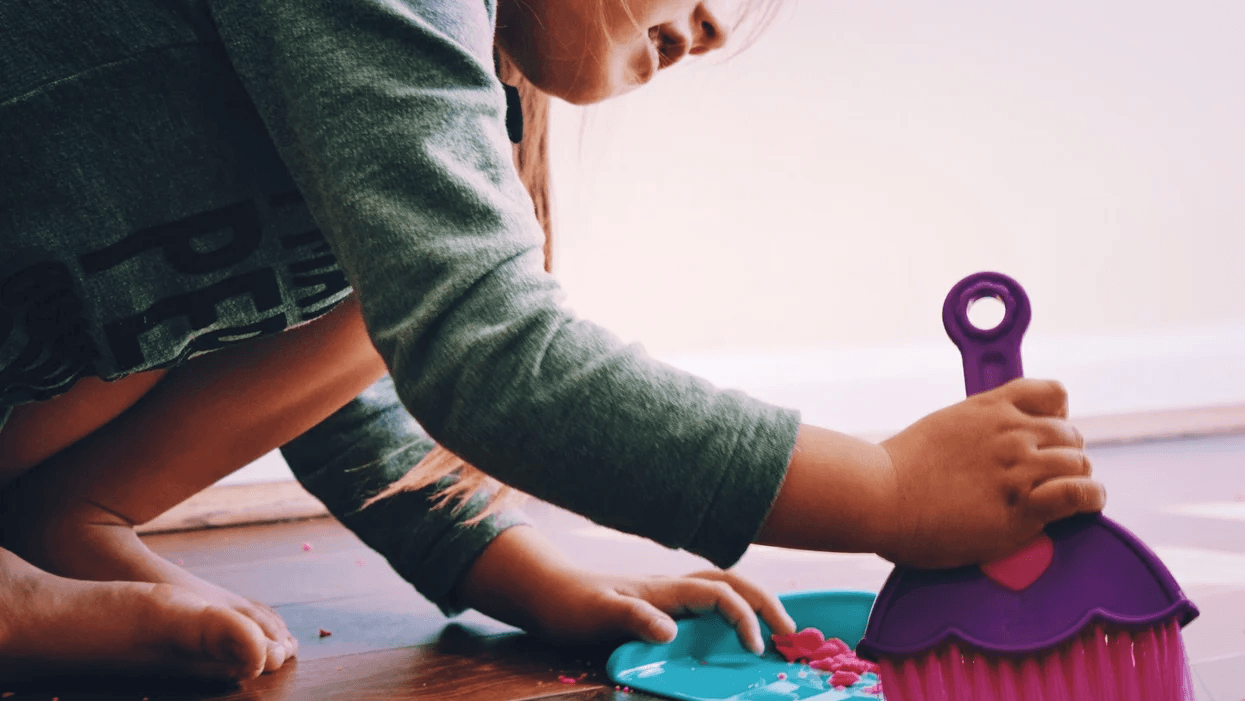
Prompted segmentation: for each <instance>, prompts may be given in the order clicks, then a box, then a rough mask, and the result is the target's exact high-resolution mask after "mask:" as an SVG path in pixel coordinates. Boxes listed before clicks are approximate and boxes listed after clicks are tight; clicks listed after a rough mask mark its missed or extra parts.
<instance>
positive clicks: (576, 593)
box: [457, 526, 795, 655]
mask: <svg viewBox="0 0 1245 701" xmlns="http://www.w3.org/2000/svg"><path fill="white" fill-rule="evenodd" d="M457 595H458V601H459V603H461V604H463V605H465V606H470V607H472V608H475V609H478V610H479V611H480V612H482V613H485V614H488V615H490V616H493V617H494V618H497V619H499V620H502V621H505V622H507V623H510V624H512V625H515V626H518V627H520V628H524V629H526V630H529V631H532V632H535V633H541V634H543V635H546V636H548V637H551V638H556V639H558V640H563V641H588V640H609V639H611V638H618V637H632V638H637V637H638V638H641V639H643V640H647V641H649V642H654V643H668V642H670V641H671V640H673V639H674V637H675V634H676V632H677V630H676V627H675V624H674V619H673V618H672V617H673V616H678V615H682V614H702V613H712V612H714V611H716V612H718V613H719V614H720V615H721V616H722V617H723V618H724V619H726V621H727V622H728V623H730V624H731V625H732V626H734V628H735V630H736V631H738V634H739V639H740V641H741V642H742V643H743V645H744V647H745V648H748V649H751V650H753V651H755V652H756V653H757V654H758V655H759V654H761V653H762V652H764V650H765V643H764V641H763V640H762V639H761V628H760V625H759V624H758V622H757V614H758V613H759V614H760V615H761V618H762V619H764V620H765V622H766V623H767V624H769V626H770V628H772V629H773V631H774V632H775V633H779V634H786V633H794V632H795V623H794V622H793V621H792V620H791V618H790V616H788V615H787V612H786V610H785V609H784V608H783V606H782V603H780V602H779V601H778V598H777V597H776V596H774V595H773V594H770V593H768V592H766V591H764V590H763V589H761V588H760V587H758V586H757V585H755V584H753V583H752V582H749V581H748V580H746V579H744V578H743V577H740V576H739V575H736V574H733V573H731V572H723V571H720V570H711V571H705V572H696V573H694V574H690V575H687V576H684V577H635V576H629V575H611V574H603V573H598V572H590V571H587V570H584V569H582V568H580V567H578V566H576V565H574V564H572V563H571V562H570V561H569V560H567V558H566V556H564V555H563V554H562V553H561V552H559V551H558V550H557V549H556V548H554V547H553V545H552V544H551V543H550V542H549V541H548V540H546V539H545V538H544V536H542V535H540V533H538V532H537V531H536V530H535V529H534V528H531V527H528V526H518V527H515V528H510V529H508V530H506V531H504V532H502V533H501V534H500V535H498V536H497V537H496V538H495V539H494V540H493V542H491V543H489V545H488V547H487V548H485V549H484V552H483V553H481V555H480V557H479V558H477V560H476V562H475V564H473V565H472V566H471V569H470V570H469V571H468V572H467V576H466V577H465V578H464V579H463V581H462V583H461V584H460V586H459V589H458V591H457Z"/></svg>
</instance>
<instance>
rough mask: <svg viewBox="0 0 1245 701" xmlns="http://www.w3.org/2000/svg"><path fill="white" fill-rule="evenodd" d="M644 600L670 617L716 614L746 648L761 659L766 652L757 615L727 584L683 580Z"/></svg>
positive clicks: (667, 584) (658, 588)
mask: <svg viewBox="0 0 1245 701" xmlns="http://www.w3.org/2000/svg"><path fill="white" fill-rule="evenodd" d="M645 598H647V599H648V601H649V602H650V603H652V604H653V605H654V606H656V607H657V608H659V609H661V610H662V611H665V612H666V613H668V614H671V615H676V614H680V613H693V614H697V615H700V614H706V613H712V612H714V611H717V613H718V615H720V616H721V617H722V618H723V619H724V620H725V621H726V622H727V623H729V624H730V625H731V627H732V628H734V629H735V631H736V632H737V633H738V635H739V640H740V642H742V643H743V644H744V647H746V648H748V649H750V650H752V651H753V652H755V653H756V654H758V655H760V654H762V653H764V652H765V641H763V640H762V639H761V625H760V624H759V623H758V622H757V616H756V611H755V610H753V608H752V607H751V606H750V605H748V602H747V601H746V600H744V598H743V596H741V595H740V594H739V592H737V591H735V590H734V589H733V588H732V587H731V585H729V584H727V583H726V582H723V581H709V580H707V579H704V578H697V577H683V578H681V579H676V580H672V581H667V582H665V583H663V584H662V585H660V586H653V587H650V588H649V589H648V591H647V596H646V597H645Z"/></svg>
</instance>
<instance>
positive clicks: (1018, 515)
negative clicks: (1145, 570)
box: [878, 379, 1106, 568]
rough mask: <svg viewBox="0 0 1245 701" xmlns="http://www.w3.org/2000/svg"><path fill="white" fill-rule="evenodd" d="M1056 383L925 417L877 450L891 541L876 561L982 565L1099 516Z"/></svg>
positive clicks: (1039, 383)
mask: <svg viewBox="0 0 1245 701" xmlns="http://www.w3.org/2000/svg"><path fill="white" fill-rule="evenodd" d="M1067 406H1068V405H1067V393H1066V392H1065V391H1064V388H1063V386H1062V385H1060V384H1059V383H1058V382H1053V381H1048V380H1034V379H1018V380H1013V381H1012V382H1009V383H1007V384H1005V385H1003V386H1001V387H998V388H996V389H994V390H991V391H988V392H983V393H981V394H977V395H974V396H972V397H969V398H968V399H966V400H964V401H962V402H960V403H958V404H955V405H952V406H950V407H947V408H945V409H942V410H940V411H937V412H934V413H933V414H930V415H929V416H926V417H925V418H923V419H921V420H920V421H918V422H916V423H915V424H913V425H912V426H910V427H908V428H907V429H905V430H904V431H902V432H901V433H899V434H898V435H896V436H894V437H893V438H890V439H888V440H886V441H883V442H882V447H883V448H884V449H885V450H886V452H887V454H888V455H889V457H890V462H891V468H892V471H893V479H894V485H893V487H894V494H893V507H894V509H893V511H892V514H893V531H892V532H891V533H890V538H889V539H888V540H889V541H890V542H889V544H886V545H884V546H883V548H881V549H879V552H878V554H879V555H881V556H883V557H885V558H886V559H888V560H891V561H892V562H895V563H897V564H903V565H906V566H910V567H939V568H941V567H956V566H961V565H965V564H979V563H983V562H990V561H992V560H996V559H999V558H1002V557H1006V556H1007V555H1010V554H1011V553H1013V552H1015V551H1016V550H1019V549H1020V548H1022V547H1024V546H1025V545H1027V544H1028V543H1029V542H1030V541H1032V540H1033V539H1034V538H1035V537H1037V536H1038V534H1039V533H1040V532H1041V531H1042V528H1043V526H1045V525H1046V524H1047V523H1050V522H1052V521H1057V520H1059V519H1062V518H1066V517H1068V516H1072V515H1074V514H1078V513H1090V512H1096V511H1101V510H1102V507H1103V505H1104V504H1105V502H1106V490H1105V489H1104V488H1103V486H1102V485H1101V484H1100V483H1099V482H1097V481H1095V480H1092V479H1090V474H1091V467H1090V461H1089V458H1088V457H1087V456H1086V455H1085V452H1084V447H1085V440H1084V438H1083V437H1082V436H1081V434H1080V433H1079V432H1078V431H1077V430H1076V428H1075V427H1074V426H1072V424H1071V423H1069V422H1068V421H1067V415H1068V409H1067Z"/></svg>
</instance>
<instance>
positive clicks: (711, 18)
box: [688, 3, 727, 55]
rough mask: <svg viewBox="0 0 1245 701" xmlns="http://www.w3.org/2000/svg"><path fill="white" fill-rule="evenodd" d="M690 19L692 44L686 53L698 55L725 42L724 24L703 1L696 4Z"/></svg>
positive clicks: (725, 30) (721, 45) (719, 46)
mask: <svg viewBox="0 0 1245 701" xmlns="http://www.w3.org/2000/svg"><path fill="white" fill-rule="evenodd" d="M691 19H692V22H691V37H692V45H691V47H690V48H689V49H688V53H690V54H693V55H700V54H704V53H708V52H710V51H713V50H714V49H720V48H722V47H723V46H724V45H725V44H726V36H727V29H726V25H725V24H723V23H722V22H721V20H719V19H718V18H717V16H716V15H714V14H713V13H712V12H711V11H710V10H709V8H708V7H705V4H704V3H700V4H698V5H696V9H694V10H692V18H691Z"/></svg>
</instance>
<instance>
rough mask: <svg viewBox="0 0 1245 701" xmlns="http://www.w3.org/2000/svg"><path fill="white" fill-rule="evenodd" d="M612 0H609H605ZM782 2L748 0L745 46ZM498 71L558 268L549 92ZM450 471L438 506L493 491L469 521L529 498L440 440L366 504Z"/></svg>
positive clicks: (504, 65)
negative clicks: (509, 92) (519, 121)
mask: <svg viewBox="0 0 1245 701" xmlns="http://www.w3.org/2000/svg"><path fill="white" fill-rule="evenodd" d="M607 1H609V0H602V2H607ZM782 4H783V0H745V5H744V9H743V12H742V13H741V14H740V15H739V16H738V17H737V18H736V21H735V23H734V24H735V28H736V29H738V28H739V27H740V26H742V25H750V31H749V33H748V34H747V35H746V38H745V39H744V41H743V42H742V46H743V47H747V46H749V45H751V44H752V43H753V42H754V41H755V40H756V39H757V38H758V37H759V36H760V34H761V33H762V32H763V31H764V29H765V27H767V26H768V25H769V24H770V23H771V22H773V20H774V18H775V16H776V14H777V11H778V9H779V7H780V6H781V5H782ZM735 53H738V50H737V51H736V52H735ZM733 55H734V54H732V56H733ZM498 77H499V78H500V79H501V81H502V83H504V84H506V85H510V86H513V87H514V88H515V89H516V90H518V93H519V101H520V104H521V105H522V112H523V138H522V139H521V141H520V142H519V143H517V144H515V145H514V164H515V168H516V170H518V174H519V179H520V180H521V181H522V182H523V186H524V187H525V188H527V191H528V194H529V195H531V198H532V205H533V207H534V208H535V212H536V219H537V221H539V222H540V225H541V228H542V229H544V232H545V245H544V253H545V271H546V272H553V216H552V208H551V199H550V190H549V99H550V98H549V96H548V95H546V94H544V93H542V92H540V91H539V90H537V89H536V87H535V86H533V85H532V84H531V83H530V82H528V80H527V79H526V78H524V77H523V75H522V73H520V72H519V70H518V69H517V68H516V67H515V66H514V65H513V64H512V63H510V62H509V61H508V60H507V59H506V58H504V55H502V57H501V58H500V61H499V64H498ZM451 476H454V477H457V479H456V480H454V481H453V482H452V483H451V484H450V485H449V486H447V487H445V488H443V489H441V491H439V492H438V493H437V495H436V501H437V507H438V508H440V507H444V506H446V505H449V504H454V505H455V506H454V508H461V507H462V506H464V505H466V503H467V501H468V500H470V499H471V498H472V497H473V496H475V495H476V494H479V493H484V494H487V495H488V496H487V499H488V503H487V504H486V505H485V506H484V508H483V509H482V510H480V511H479V512H478V513H477V514H476V515H475V516H473V517H471V518H470V519H468V520H467V521H466V522H465V523H467V524H472V523H476V522H479V521H480V520H482V519H484V518H487V517H488V516H490V515H492V514H494V513H497V512H498V511H501V510H502V509H504V508H506V507H507V506H510V505H512V504H515V503H517V502H519V501H521V500H522V499H523V498H524V495H523V494H522V493H521V492H519V491H518V490H516V489H514V488H513V487H509V486H506V485H504V484H501V483H499V482H498V481H497V480H495V479H493V478H492V477H489V476H488V475H486V474H485V473H484V472H482V471H481V470H480V469H479V468H476V467H474V466H472V465H470V464H468V463H467V462H466V461H465V460H463V459H462V458H460V457H458V456H457V455H455V454H454V453H452V452H450V451H449V449H447V448H445V447H444V446H442V445H441V444H440V443H438V444H436V446H435V447H434V448H433V449H432V450H431V451H430V452H429V453H428V454H427V455H425V456H424V458H423V459H422V460H420V461H419V462H418V463H417V464H416V465H415V466H414V467H413V468H411V470H410V472H408V473H406V475H404V476H403V477H401V478H399V479H398V480H397V481H395V482H393V483H392V484H390V485H389V486H388V487H386V488H385V489H384V490H382V491H381V492H380V493H378V494H377V495H376V496H374V497H372V498H371V499H368V500H367V501H366V502H365V503H364V505H363V506H364V508H366V507H368V506H371V505H372V504H374V503H376V502H378V501H380V500H382V499H385V498H386V497H389V496H392V495H394V494H397V493H398V492H406V491H416V490H419V489H424V488H426V487H429V486H431V485H434V484H438V483H439V482H441V480H443V479H445V478H447V477H451Z"/></svg>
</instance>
